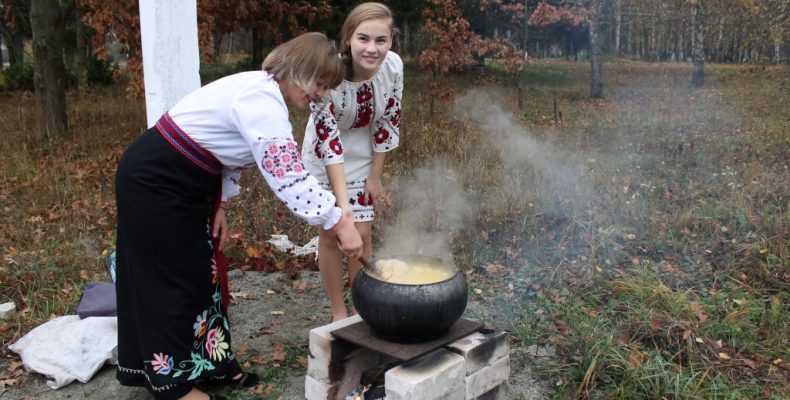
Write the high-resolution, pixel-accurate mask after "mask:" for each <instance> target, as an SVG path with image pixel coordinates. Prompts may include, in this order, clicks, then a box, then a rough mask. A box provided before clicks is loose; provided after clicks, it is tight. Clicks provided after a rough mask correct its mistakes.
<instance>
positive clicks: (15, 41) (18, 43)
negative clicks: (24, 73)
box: [6, 32, 25, 65]
mask: <svg viewBox="0 0 790 400" xmlns="http://www.w3.org/2000/svg"><path fill="white" fill-rule="evenodd" d="M6 47H8V64H9V65H16V64H22V63H23V62H25V36H24V35H22V34H21V33H19V32H15V33H12V34H11V40H10V41H9V42H8V43H6Z"/></svg>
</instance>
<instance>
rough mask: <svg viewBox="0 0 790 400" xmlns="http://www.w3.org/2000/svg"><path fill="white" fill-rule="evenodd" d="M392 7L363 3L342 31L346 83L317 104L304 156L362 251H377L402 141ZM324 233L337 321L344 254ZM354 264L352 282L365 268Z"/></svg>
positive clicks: (321, 260)
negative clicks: (387, 178)
mask: <svg viewBox="0 0 790 400" xmlns="http://www.w3.org/2000/svg"><path fill="white" fill-rule="evenodd" d="M394 24H395V22H394V19H393V16H392V12H391V11H390V9H389V8H388V7H387V6H385V5H383V4H381V3H362V4H360V5H358V6H357V7H355V8H354V9H353V10H352V11H351V12H350V13H349V15H348V17H347V18H346V20H345V22H344V24H343V27H342V29H341V36H342V47H343V51H342V54H341V56H342V59H343V62H344V63H345V64H346V76H345V80H344V81H343V82H342V83H341V84H340V86H338V87H337V88H336V89H334V90H332V91H329V93H328V96H327V98H326V99H325V101H322V102H312V103H311V105H310V110H311V116H310V120H309V121H308V124H307V128H306V130H305V139H304V142H303V147H302V159H303V161H304V163H305V167H307V169H308V170H309V171H310V173H311V174H313V175H314V176H315V177H316V178H318V180H319V182H320V183H321V185H322V186H323V187H326V188H331V189H332V192H333V193H334V194H335V197H336V198H337V204H338V205H339V206H340V207H341V208H343V210H344V212H345V213H347V214H348V215H353V218H354V222H355V226H356V228H357V230H358V231H359V233H360V235H361V236H362V241H363V244H364V246H363V251H362V256H363V257H365V258H366V259H368V260H369V259H370V258H371V256H372V247H371V230H372V227H373V219H374V216H375V207H376V206H377V205H378V203H377V202H379V201H381V200H382V199H383V198H384V195H385V193H386V190H385V188H384V186H383V185H382V182H381V173H382V171H383V169H384V161H385V159H386V154H387V152H389V151H390V150H392V149H394V148H396V147H397V146H398V134H399V125H400V104H401V95H402V93H403V62H402V61H401V59H400V57H398V55H397V54H395V53H394V52H392V51H389V50H390V47H391V46H392V40H393V36H394V35H395V34H396V33H397V30H396V28H395V26H394ZM332 242H333V241H332V239H331V237H330V236H329V235H328V233H327V232H326V231H323V230H320V231H319V244H318V267H319V270H320V271H321V278H322V279H323V281H324V288H325V290H326V292H327V295H328V296H329V300H330V302H331V304H332V320H333V321H336V320H338V319H342V318H345V317H347V316H348V310H347V309H346V305H345V303H344V301H343V292H344V285H343V268H342V266H343V254H341V253H340V252H339V251H337V246H335V245H333V243H332ZM360 268H361V267H360V263H359V261H358V260H351V259H349V261H348V276H349V280H350V281H353V279H354V276H355V275H356V274H357V273H358V272H359V270H360Z"/></svg>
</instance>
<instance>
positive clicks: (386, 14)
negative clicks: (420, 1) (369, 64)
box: [340, 3, 398, 79]
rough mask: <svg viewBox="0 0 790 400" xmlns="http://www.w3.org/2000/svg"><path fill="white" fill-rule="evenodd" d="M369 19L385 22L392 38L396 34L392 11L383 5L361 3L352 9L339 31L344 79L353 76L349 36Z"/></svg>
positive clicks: (396, 29)
mask: <svg viewBox="0 0 790 400" xmlns="http://www.w3.org/2000/svg"><path fill="white" fill-rule="evenodd" d="M371 19H384V20H387V24H388V25H389V28H390V32H392V38H394V37H395V35H396V34H397V33H398V28H396V27H395V18H394V17H393V15H392V11H391V10H390V9H389V7H387V6H385V5H384V4H381V3H362V4H359V5H358V6H356V7H354V9H353V10H351V12H350V13H348V16H346V21H345V22H343V27H342V28H341V29H340V38H341V43H343V52H342V53H341V58H342V59H343V64H345V65H346V79H351V78H353V76H354V63H353V60H352V59H351V44H350V43H351V36H352V35H354V31H355V30H357V27H359V25H360V24H361V23H363V22H365V21H368V20H371Z"/></svg>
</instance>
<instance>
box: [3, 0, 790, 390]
mask: <svg viewBox="0 0 790 400" xmlns="http://www.w3.org/2000/svg"><path fill="white" fill-rule="evenodd" d="M385 3H387V4H389V5H390V6H391V7H392V8H393V10H394V11H395V14H396V16H397V24H398V27H399V29H400V31H401V34H400V35H399V36H398V38H397V40H396V43H395V46H394V50H395V51H397V52H398V53H399V54H401V55H402V57H403V58H404V60H405V62H406V77H407V79H406V92H405V95H404V99H405V101H404V110H403V115H404V116H403V128H402V129H403V139H404V140H403V145H402V146H401V148H400V149H398V151H396V152H394V153H393V155H392V157H391V158H390V162H389V163H388V166H387V171H386V179H387V182H388V184H389V185H388V186H389V187H390V190H391V192H392V195H393V198H392V202H391V204H390V205H389V206H388V207H386V208H385V209H384V210H382V213H381V217H380V218H379V220H378V222H377V224H378V227H379V228H377V231H376V232H377V233H376V238H375V239H376V241H377V244H378V246H380V247H382V248H383V247H385V246H386V245H388V244H390V243H393V242H394V243H398V244H399V245H401V247H402V248H407V247H405V246H406V245H415V244H414V243H410V244H408V243H401V242H398V241H396V240H394V239H392V238H397V237H404V236H411V237H412V238H418V239H424V238H425V237H429V238H431V239H432V240H430V241H425V240H423V242H424V243H427V242H431V243H440V244H442V245H445V244H446V248H447V250H448V253H450V254H452V258H453V259H454V261H455V263H456V264H457V265H458V266H459V268H460V269H461V270H462V271H464V272H465V273H466V274H467V277H468V280H469V282H470V285H471V287H472V289H471V290H472V292H471V294H472V295H473V296H477V298H478V300H480V301H484V302H485V303H486V305H487V307H486V308H485V310H487V311H486V312H480V313H479V314H478V315H475V316H474V317H476V318H478V319H481V320H483V321H485V322H486V323H489V324H492V325H493V326H497V327H500V328H502V329H506V330H507V331H508V332H510V334H511V339H512V344H511V345H512V346H513V347H514V348H516V349H524V352H525V353H526V351H527V349H530V348H532V346H535V345H540V346H552V348H554V349H556V352H555V357H554V360H553V361H554V362H552V363H549V364H548V365H543V366H542V367H541V371H542V373H544V374H545V376H546V377H548V379H552V381H553V382H554V383H555V386H556V396H557V397H560V398H573V397H578V398H584V397H591V396H598V395H601V394H602V393H603V394H604V395H606V396H608V397H613V398H661V397H666V398H669V397H672V398H766V399H771V398H787V397H788V396H790V387H788V384H787V382H788V379H787V378H788V375H789V374H790V370H788V367H787V365H786V360H788V359H789V358H788V357H789V356H790V331H788V329H789V328H787V327H788V325H789V324H788V322H789V321H788V320H790V295H788V291H787V289H788V284H790V273H788V265H787V264H788V261H787V260H788V254H790V240H789V237H788V229H787V226H788V221H789V220H790V214H789V213H790V211H788V206H789V205H790V200H788V196H790V183H788V182H790V179H788V178H790V176H789V175H790V173H789V172H788V160H790V154H788V148H790V146H789V145H790V139H789V136H790V135H789V133H790V119H788V112H787V110H790V104H789V103H790V95H788V90H790V75H789V74H788V66H787V63H788V57H787V54H786V53H787V48H788V44H789V43H790V40H788V35H789V33H788V31H789V30H788V27H790V6H789V5H788V2H787V1H782V0H765V1H754V0H719V1H712V0H670V1H648V0H642V1H637V0H578V1H574V0H567V1H563V0H560V1H533V0H525V1H512V2H510V1H499V0H470V1H447V0H428V1H387V2H385ZM354 4H355V3H353V2H348V1H340V2H332V3H328V2H319V1H307V0H305V1H297V2H285V1H278V0H268V1H260V0H232V1H219V0H198V2H197V5H198V26H199V36H200V44H201V46H200V48H201V79H202V81H203V83H207V82H210V81H211V80H214V79H216V78H218V77H221V76H224V75H228V74H231V73H234V72H237V71H241V70H250V69H255V68H257V66H258V65H260V61H261V60H262V59H263V57H264V56H265V54H266V52H267V51H268V49H271V48H272V47H273V46H275V45H276V44H278V43H280V42H282V41H284V40H287V39H288V38H290V37H293V36H294V35H296V34H299V33H301V32H304V31H311V30H318V31H323V32H326V33H327V34H328V35H329V36H330V37H337V34H338V31H339V26H340V24H341V23H342V19H343V17H344V16H345V14H346V13H347V11H348V10H349V9H350V8H351V7H352V6H353V5H354ZM0 7H2V8H1V9H0V11H2V15H3V20H2V25H0V34H1V36H0V37H2V42H3V44H4V46H3V47H0V49H2V60H3V63H0V65H1V66H2V70H0V98H2V101H0V110H1V111H2V114H1V115H2V117H0V124H2V128H3V133H2V141H1V142H0V153H2V159H3V165H2V167H1V168H2V170H0V171H2V172H0V175H1V176H2V182H0V203H1V205H0V221H1V223H2V226H3V229H2V233H1V234H0V246H2V252H3V258H2V265H1V266H0V302H14V304H15V305H16V307H17V309H18V312H17V313H16V314H15V315H14V316H13V317H11V318H10V319H8V320H6V321H3V322H2V324H0V344H2V346H3V351H4V352H7V350H6V346H7V345H8V344H10V343H12V342H14V341H15V340H16V339H18V338H19V337H21V336H22V335H24V334H25V333H26V332H28V331H29V330H30V329H32V328H33V327H35V326H37V325H38V324H40V323H42V322H44V321H46V320H47V319H49V318H51V317H52V316H57V315H65V314H70V313H73V312H74V308H75V305H76V301H77V299H78V298H79V295H80V293H81V290H82V287H83V285H84V284H85V283H86V282H88V281H91V280H106V260H107V256H108V255H109V254H110V253H111V252H112V250H113V246H114V218H115V214H114V200H113V199H114V197H113V186H112V179H113V172H114V166H115V164H116V162H117V159H118V157H119V155H120V153H121V152H122V151H123V149H124V148H125V146H126V145H127V144H128V143H129V142H130V141H131V140H133V139H134V138H135V137H136V136H137V135H139V134H140V133H141V132H142V131H143V130H144V129H145V112H144V107H145V105H144V102H143V101H142V100H141V95H142V93H143V86H142V64H141V62H140V61H141V60H140V33H139V18H138V5H137V3H136V2H122V1H117V0H66V1H57V0H2V1H0ZM304 121H305V115H303V114H300V113H294V115H293V123H294V127H295V134H296V135H297V136H299V135H300V134H301V132H299V131H300V130H301V128H300V127H301V126H304ZM254 175H255V174H247V175H245V182H244V186H245V187H246V190H245V191H244V192H243V193H242V195H241V196H240V199H239V201H237V202H234V203H233V204H231V208H230V211H229V213H230V215H231V219H232V228H233V230H234V235H233V239H234V243H233V246H232V248H231V249H230V250H229V256H230V259H231V260H232V262H233V265H234V267H235V268H240V269H245V270H260V271H266V272H270V273H282V274H285V275H287V276H289V277H292V278H296V277H297V276H298V274H299V271H301V270H302V269H305V268H307V269H312V268H314V266H313V260H312V259H311V258H310V257H292V256H290V255H287V254H282V253H279V252H277V251H276V250H275V249H273V248H272V246H271V244H269V243H268V242H267V240H268V239H269V237H270V235H271V234H287V235H289V237H290V238H291V239H292V240H294V241H296V242H301V243H303V242H306V241H307V240H309V239H310V238H311V237H312V236H313V235H314V234H315V232H314V231H313V230H311V229H309V228H307V227H305V226H303V225H302V224H301V223H299V222H298V221H295V220H294V219H293V217H291V216H290V215H289V214H288V213H287V211H286V210H285V209H284V208H282V207H281V206H280V205H279V204H278V202H277V201H276V200H275V198H274V197H273V196H272V195H271V193H269V191H268V190H267V188H266V187H265V184H263V183H262V182H260V180H256V179H255V176H254ZM425 187H431V188H433V190H432V191H430V192H428V193H426V192H425V191H424V190H423V191H414V190H413V189H414V188H425ZM405 222H408V224H405ZM404 224H405V225H407V226H404ZM404 230H406V232H407V235H404V234H403V232H404ZM433 239H436V240H433ZM409 249H410V250H412V248H409ZM7 361H8V362H7V368H6V370H5V371H4V372H0V393H2V391H3V387H5V386H10V385H14V384H16V383H17V382H18V380H19V379H20V376H21V374H22V371H21V368H20V366H19V363H18V362H16V361H15V360H14V358H13V355H10V354H8V358H7ZM513 362H514V363H515V364H514V368H518V366H519V363H529V362H530V360H529V358H528V357H526V356H525V357H524V358H522V359H519V358H516V359H514V361H513Z"/></svg>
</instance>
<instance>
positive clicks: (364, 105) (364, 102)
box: [351, 83, 375, 128]
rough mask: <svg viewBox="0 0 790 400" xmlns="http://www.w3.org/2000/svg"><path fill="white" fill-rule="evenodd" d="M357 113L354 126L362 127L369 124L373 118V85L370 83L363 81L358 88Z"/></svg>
mask: <svg viewBox="0 0 790 400" xmlns="http://www.w3.org/2000/svg"><path fill="white" fill-rule="evenodd" d="M357 104H358V105H359V107H358V108H357V115H356V120H355V121H354V124H353V125H351V127H352V128H362V127H364V126H368V125H369V124H370V121H371V120H372V119H373V107H374V105H375V104H374V100H373V85H372V84H370V83H363V84H362V86H360V87H359V89H357Z"/></svg>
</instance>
